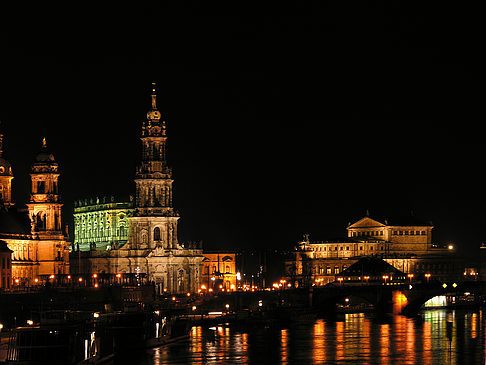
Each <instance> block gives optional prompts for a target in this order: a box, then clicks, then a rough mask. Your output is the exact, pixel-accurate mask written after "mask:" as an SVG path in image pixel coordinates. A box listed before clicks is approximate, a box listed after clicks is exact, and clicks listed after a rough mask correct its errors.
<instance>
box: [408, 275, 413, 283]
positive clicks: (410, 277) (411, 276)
mask: <svg viewBox="0 0 486 365" xmlns="http://www.w3.org/2000/svg"><path fill="white" fill-rule="evenodd" d="M407 277H408V278H409V279H410V282H412V279H413V274H408V275H407Z"/></svg>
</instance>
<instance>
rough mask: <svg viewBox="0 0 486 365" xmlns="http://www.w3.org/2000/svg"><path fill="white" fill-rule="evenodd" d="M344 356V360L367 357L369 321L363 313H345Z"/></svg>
mask: <svg viewBox="0 0 486 365" xmlns="http://www.w3.org/2000/svg"><path fill="white" fill-rule="evenodd" d="M344 318H345V319H344V328H345V329H344V330H345V333H344V344H343V345H344V358H345V360H346V361H359V360H361V362H362V360H364V359H369V356H370V349H371V345H370V323H369V321H368V320H367V319H366V318H365V316H364V313H351V314H346V315H345V317H344Z"/></svg>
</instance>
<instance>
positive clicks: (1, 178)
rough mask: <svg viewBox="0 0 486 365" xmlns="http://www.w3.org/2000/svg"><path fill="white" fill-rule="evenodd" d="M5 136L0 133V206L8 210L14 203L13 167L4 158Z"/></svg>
mask: <svg viewBox="0 0 486 365" xmlns="http://www.w3.org/2000/svg"><path fill="white" fill-rule="evenodd" d="M2 155H3V134H2V133H0V205H1V204H3V206H4V207H6V208H7V209H8V208H9V207H10V206H12V205H13V203H12V179H13V178H14V176H13V174H12V166H11V165H10V162H8V161H7V160H5V159H4V158H3V157H2Z"/></svg>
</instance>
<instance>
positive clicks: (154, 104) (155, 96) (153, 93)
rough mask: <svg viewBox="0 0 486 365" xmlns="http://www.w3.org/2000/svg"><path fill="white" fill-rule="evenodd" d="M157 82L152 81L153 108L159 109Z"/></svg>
mask: <svg viewBox="0 0 486 365" xmlns="http://www.w3.org/2000/svg"><path fill="white" fill-rule="evenodd" d="M155 86H156V85H155V82H152V109H153V110H157V95H156V94H155Z"/></svg>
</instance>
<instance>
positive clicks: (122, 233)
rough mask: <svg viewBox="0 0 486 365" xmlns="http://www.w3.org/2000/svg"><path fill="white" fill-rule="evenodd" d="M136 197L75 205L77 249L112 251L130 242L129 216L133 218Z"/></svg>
mask: <svg viewBox="0 0 486 365" xmlns="http://www.w3.org/2000/svg"><path fill="white" fill-rule="evenodd" d="M134 212H135V206H134V202H133V197H132V196H130V197H129V199H116V198H115V197H114V196H110V197H107V196H105V197H102V198H101V199H100V198H95V199H84V200H78V201H75V202H74V247H75V248H76V250H82V251H88V250H102V251H103V250H105V251H106V250H111V249H112V248H113V249H116V248H120V247H122V246H124V245H125V244H126V243H127V241H128V232H129V226H130V222H129V217H132V216H133V213H134Z"/></svg>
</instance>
